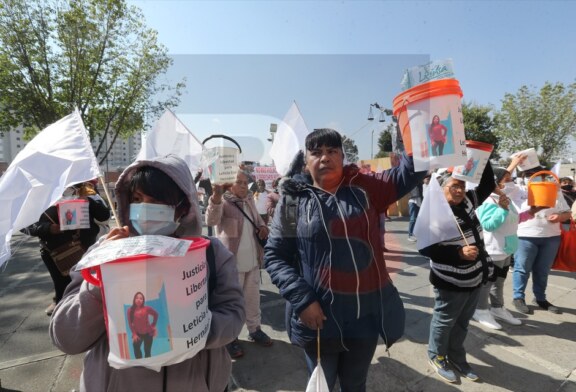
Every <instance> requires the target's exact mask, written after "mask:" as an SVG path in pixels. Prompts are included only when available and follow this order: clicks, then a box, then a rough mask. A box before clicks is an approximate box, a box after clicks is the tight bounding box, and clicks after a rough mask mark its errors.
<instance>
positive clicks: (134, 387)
mask: <svg viewBox="0 0 576 392" xmlns="http://www.w3.org/2000/svg"><path fill="white" fill-rule="evenodd" d="M145 165H149V166H154V167H157V168H159V169H161V170H162V171H164V172H165V173H166V174H168V175H169V176H170V177H171V178H172V179H173V180H174V181H175V182H176V184H177V185H178V186H179V187H180V188H181V189H182V190H183V191H184V192H185V193H186V194H187V195H188V197H189V199H190V202H191V205H192V208H191V209H190V213H189V214H188V215H186V216H185V217H184V218H182V219H181V221H180V227H179V228H178V230H177V231H176V234H177V236H191V235H198V234H199V233H200V231H201V228H202V226H201V220H200V213H199V207H198V199H197V197H196V189H195V187H194V183H193V182H192V176H191V174H190V171H189V169H188V167H187V165H186V163H185V162H184V161H183V160H181V159H180V158H178V157H175V156H167V157H163V158H158V159H154V160H149V161H138V162H135V163H133V164H132V165H130V166H129V167H128V168H126V170H125V171H124V172H123V173H122V175H121V176H120V178H119V179H118V183H117V184H116V196H117V201H118V217H119V218H118V219H119V220H120V222H121V223H122V224H124V225H129V219H128V210H129V200H128V197H129V192H128V184H129V179H130V178H131V176H132V174H133V172H134V169H135V168H137V167H140V166H145ZM131 230H132V228H131ZM212 246H213V249H214V254H215V261H216V271H215V272H216V276H217V278H216V281H217V284H216V287H215V289H214V290H211V291H210V296H209V298H208V303H209V305H208V306H209V308H210V310H211V312H212V323H211V325H210V333H209V335H208V341H207V342H206V347H205V348H204V349H203V350H202V351H200V352H199V353H198V354H197V355H196V356H195V357H193V358H190V359H187V360H185V361H183V362H181V363H178V364H175V365H170V366H166V367H163V368H162V370H161V371H160V372H155V371H153V370H150V369H146V368H143V367H133V368H128V369H122V370H118V369H114V368H112V367H110V366H109V364H108V361H107V358H108V353H109V348H108V338H107V333H106V326H105V323H104V313H103V308H102V294H101V292H100V288H98V287H96V286H93V285H92V284H89V283H88V282H86V281H84V280H83V278H82V276H81V275H80V273H78V272H72V273H71V278H72V283H70V285H69V286H68V288H67V289H66V292H65V293H64V298H63V299H62V300H61V301H60V302H59V303H58V305H57V307H56V309H55V310H54V314H53V315H52V319H51V320H50V331H49V332H50V337H51V338H52V342H53V343H54V345H55V346H56V347H58V348H59V349H60V350H62V351H63V352H65V353H67V354H80V353H83V352H86V357H85V359H84V371H83V372H82V376H81V379H80V391H86V392H90V391H94V392H104V391H108V392H111V391H119V392H120V391H122V392H124V391H138V392H146V391H150V392H159V391H169V392H181V391H194V392H204V391H206V392H207V391H211V392H212V391H218V392H219V391H224V390H225V389H226V387H227V385H228V380H229V378H230V373H231V370H232V364H231V361H230V356H229V355H228V352H227V350H226V347H225V345H226V344H227V343H230V342H231V341H233V340H234V339H235V338H236V337H237V336H238V334H239V333H240V330H241V329H242V326H243V325H244V319H245V314H244V301H243V297H242V291H241V289H240V286H239V284H238V272H237V269H236V260H235V258H234V256H233V254H232V253H230V251H228V250H227V249H226V248H225V247H224V246H223V245H222V243H221V242H220V241H218V240H215V239H212ZM209 273H213V271H209Z"/></svg>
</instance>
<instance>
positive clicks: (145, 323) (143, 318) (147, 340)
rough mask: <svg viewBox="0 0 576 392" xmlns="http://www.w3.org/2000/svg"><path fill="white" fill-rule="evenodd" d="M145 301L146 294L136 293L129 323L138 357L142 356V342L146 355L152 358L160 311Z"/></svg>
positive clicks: (129, 314) (130, 309)
mask: <svg viewBox="0 0 576 392" xmlns="http://www.w3.org/2000/svg"><path fill="white" fill-rule="evenodd" d="M145 303H146V299H145V298H144V294H142V293H141V292H137V293H136V294H134V299H133V300H132V306H130V308H129V309H128V325H129V326H130V330H131V331H132V347H133V348H134V356H135V357H136V358H137V359H140V358H142V350H141V347H142V343H144V357H145V358H150V356H151V352H152V341H153V340H154V337H155V336H156V322H157V321H158V312H156V311H155V310H154V309H153V308H152V307H150V306H146V305H145ZM150 316H152V319H153V320H152V323H150Z"/></svg>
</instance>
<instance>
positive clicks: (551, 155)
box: [494, 82, 576, 166]
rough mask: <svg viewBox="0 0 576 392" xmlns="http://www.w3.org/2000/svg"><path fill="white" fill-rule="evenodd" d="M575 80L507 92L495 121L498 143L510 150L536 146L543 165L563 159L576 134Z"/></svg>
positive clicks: (524, 87)
mask: <svg viewBox="0 0 576 392" xmlns="http://www.w3.org/2000/svg"><path fill="white" fill-rule="evenodd" d="M575 108H576V83H572V84H570V85H568V86H564V84H562V83H555V84H552V83H550V82H547V83H545V84H544V86H543V87H542V88H541V89H540V90H539V91H535V90H534V89H531V88H528V87H527V86H522V87H521V88H520V89H519V90H518V91H517V92H516V94H506V95H505V96H504V99H503V100H502V109H501V110H500V111H499V112H498V113H497V115H496V116H495V118H494V120H495V123H496V127H495V131H496V134H497V135H498V137H499V139H500V146H501V148H502V149H503V150H505V151H508V152H510V153H513V152H516V151H521V150H524V149H527V148H530V147H533V148H535V149H536V151H537V152H538V155H539V159H540V163H541V164H543V165H546V166H551V164H552V163H553V162H555V161H557V160H558V158H562V157H563V156H564V154H565V153H566V152H567V149H568V145H569V142H570V139H571V137H573V136H575V134H576V112H575Z"/></svg>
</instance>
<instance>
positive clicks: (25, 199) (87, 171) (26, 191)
mask: <svg viewBox="0 0 576 392" xmlns="http://www.w3.org/2000/svg"><path fill="white" fill-rule="evenodd" d="M98 176H100V169H99V167H98V161H97V160H96V157H95V156H94V150H92V146H91V145H90V140H89V138H88V132H87V131H86V128H85V127H84V123H83V122H82V118H81V117H80V113H79V112H78V110H76V111H75V112H74V113H72V114H70V115H68V116H66V117H64V118H63V119H61V120H59V121H58V122H56V123H54V124H52V125H50V126H48V127H47V128H45V129H44V130H42V131H41V132H40V133H39V134H38V135H36V137H34V139H32V140H31V141H30V142H29V143H28V144H27V145H26V147H24V149H23V150H22V151H20V153H19V154H18V155H17V156H16V158H14V160H13V161H12V163H11V164H10V166H9V167H8V169H7V170H6V173H4V175H3V176H2V177H1V178H0V205H1V206H2V208H1V209H0V266H1V265H2V264H4V262H6V260H8V259H9V258H10V255H11V252H10V239H11V238H12V233H13V232H14V231H18V230H20V229H22V228H24V227H27V226H29V225H31V224H32V223H34V222H37V221H38V218H40V215H42V213H43V212H44V211H45V210H46V209H47V208H48V207H50V206H51V205H52V204H54V203H55V202H56V201H57V200H58V199H60V197H61V196H62V193H63V192H64V190H65V189H66V188H67V187H69V186H71V185H74V184H77V183H79V182H84V181H88V180H91V179H94V178H96V177H98Z"/></svg>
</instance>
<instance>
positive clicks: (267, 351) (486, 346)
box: [0, 218, 576, 392]
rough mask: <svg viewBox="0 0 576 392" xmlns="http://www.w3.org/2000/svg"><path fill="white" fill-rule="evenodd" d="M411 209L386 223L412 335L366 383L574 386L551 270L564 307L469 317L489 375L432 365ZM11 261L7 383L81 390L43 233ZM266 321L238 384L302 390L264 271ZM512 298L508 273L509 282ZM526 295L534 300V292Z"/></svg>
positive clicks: (1, 366) (2, 316)
mask: <svg viewBox="0 0 576 392" xmlns="http://www.w3.org/2000/svg"><path fill="white" fill-rule="evenodd" d="M406 228H407V222H406V220H405V219H404V218H399V219H395V220H394V221H392V222H389V223H388V224H387V229H388V232H387V235H386V241H387V244H386V245H387V247H388V248H389V249H390V252H388V253H387V254H386V259H387V261H388V267H389V269H390V271H391V272H392V275H393V279H394V282H395V284H396V285H397V287H398V289H399V290H400V292H401V295H402V298H403V300H404V304H405V307H406V313H407V324H406V334H405V336H404V338H403V339H402V340H401V341H400V342H398V343H397V344H395V345H394V346H393V347H392V348H391V350H390V352H389V353H386V352H385V349H384V347H383V346H379V347H378V349H377V351H376V354H375V356H374V359H373V361H372V366H371V369H370V374H369V386H368V390H369V391H411V392H416V391H440V392H443V391H470V392H477V391H478V392H480V391H482V392H484V391H526V392H531V391H534V392H543V391H544V392H547V391H561V392H576V373H575V368H576V301H575V300H574V298H576V296H575V294H576V281H575V280H574V275H573V274H568V273H559V272H553V273H552V275H551V277H550V282H549V287H548V298H549V300H550V301H551V302H552V303H554V304H555V305H558V306H560V307H561V308H562V310H563V314H560V315H554V314H550V313H547V312H544V311H538V310H536V311H535V314H534V315H532V316H529V317H528V318H526V317H524V316H519V317H522V318H523V320H524V324H523V325H522V326H519V327H512V326H504V329H503V330H501V331H491V330H485V329H482V328H480V327H479V326H478V324H477V323H474V322H473V323H472V327H471V329H470V333H469V335H468V339H467V341H466V346H467V349H468V353H469V361H470V362H471V364H472V365H473V366H474V367H475V369H476V370H477V372H478V373H479V375H480V376H481V377H482V380H483V381H482V382H480V383H473V382H470V381H468V380H462V381H461V382H460V383H457V384H453V385H449V384H446V383H445V382H443V381H441V380H440V379H438V378H437V376H436V375H435V373H434V372H433V371H432V369H431V368H430V367H429V365H428V364H427V360H426V358H427V356H426V344H427V340H428V327H429V323H430V314H431V308H432V305H433V300H432V290H431V287H430V284H429V283H428V270H427V262H426V260H425V259H424V258H422V257H421V256H420V255H419V254H418V252H417V250H416V247H415V245H414V244H412V243H409V242H407V241H406ZM15 239H16V241H17V242H19V244H17V245H16V246H15V247H16V252H15V255H14V257H13V258H12V260H11V261H10V262H9V263H8V266H7V268H6V270H5V271H3V272H2V273H0V301H1V302H2V305H1V307H0V382H1V385H2V388H3V389H0V390H1V391H23V392H48V391H50V392H60V391H63V392H68V391H71V390H73V389H78V378H79V375H80V372H81V370H82V356H81V355H76V356H70V355H64V354H63V353H61V352H60V351H58V350H57V349H56V348H54V347H53V346H52V345H51V343H50V340H49V337H48V335H47V325H48V317H47V316H46V315H45V314H44V312H43V311H44V308H45V307H46V306H47V305H48V304H49V303H50V299H51V297H52V286H51V280H50V277H49V275H48V273H47V271H46V269H45V267H44V265H43V264H42V261H41V260H40V257H39V254H38V246H37V241H36V240H34V239H26V238H25V237H23V236H17V237H16V238H15ZM262 279H263V285H262V291H261V293H262V312H263V329H264V330H265V331H266V332H267V333H269V334H270V335H271V336H272V337H273V339H274V345H273V346H272V347H271V348H261V347H257V346H255V345H254V344H251V343H249V342H248V341H247V340H246V337H247V332H246V330H244V331H243V332H242V334H241V336H240V339H241V341H242V344H243V347H244V349H245V353H246V354H245V357H243V358H241V359H239V360H237V361H235V362H234V367H233V376H232V379H231V380H230V386H231V388H230V389H231V390H233V391H262V392H267V391H303V390H304V389H305V385H306V377H307V375H306V371H305V364H304V359H303V356H302V354H301V352H300V350H299V349H298V348H295V347H293V346H291V345H290V344H289V343H288V341H287V337H286V332H285V329H284V314H283V312H284V303H283V300H282V298H281V297H280V296H279V295H278V292H277V290H276V289H275V287H274V286H273V285H272V284H271V283H270V280H269V277H268V275H267V274H266V273H265V272H263V273H262ZM505 294H506V298H508V299H509V298H511V287H510V279H508V280H507V284H506V287H505ZM527 299H528V301H530V300H531V299H532V297H531V294H528V298H527Z"/></svg>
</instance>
